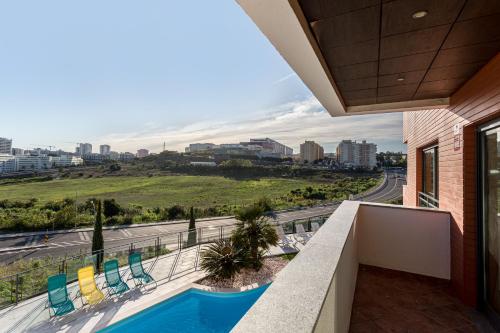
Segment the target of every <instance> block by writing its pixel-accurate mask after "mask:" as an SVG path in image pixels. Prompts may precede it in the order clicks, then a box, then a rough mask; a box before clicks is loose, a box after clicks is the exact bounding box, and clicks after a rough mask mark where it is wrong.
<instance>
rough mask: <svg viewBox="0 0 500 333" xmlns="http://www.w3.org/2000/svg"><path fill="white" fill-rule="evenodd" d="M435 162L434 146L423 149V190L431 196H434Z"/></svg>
mask: <svg viewBox="0 0 500 333" xmlns="http://www.w3.org/2000/svg"><path fill="white" fill-rule="evenodd" d="M435 163H436V156H435V148H432V149H428V150H424V170H423V177H424V184H423V192H424V193H426V194H429V195H431V196H433V197H435V196H436V189H435V180H436V179H435V177H436V175H435V170H436V168H435Z"/></svg>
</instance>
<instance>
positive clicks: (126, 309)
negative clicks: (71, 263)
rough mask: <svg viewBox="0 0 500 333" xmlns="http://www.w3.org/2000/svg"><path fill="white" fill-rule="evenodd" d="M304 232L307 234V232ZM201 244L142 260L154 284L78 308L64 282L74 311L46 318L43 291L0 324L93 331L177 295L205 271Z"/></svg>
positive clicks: (290, 238) (290, 248) (295, 242)
mask: <svg viewBox="0 0 500 333" xmlns="http://www.w3.org/2000/svg"><path fill="white" fill-rule="evenodd" d="M308 235H311V234H310V233H308ZM301 240H302V239H301V238H300V237H297V236H296V235H286V241H285V242H280V245H279V246H275V247H272V248H271V249H270V250H269V252H268V255H281V254H285V253H296V252H297V251H299V250H300V249H301V248H303V245H302V244H301V243H300V242H299V241H301ZM202 248H203V245H202V246H194V247H190V248H186V249H183V250H182V251H180V252H179V251H175V252H172V253H169V254H167V255H163V256H159V257H158V258H156V259H149V260H146V261H144V267H145V269H146V270H151V272H150V273H151V275H152V276H153V277H154V278H155V279H156V280H157V282H158V287H157V288H156V289H150V288H146V289H144V288H141V289H137V288H132V285H131V282H130V283H129V286H130V287H131V288H132V289H133V290H131V291H130V292H129V293H128V294H126V295H124V296H121V297H112V298H109V299H106V300H105V301H104V302H102V303H100V304H98V305H96V306H93V307H88V306H85V307H83V308H82V307H81V301H80V299H79V298H77V297H76V293H77V291H78V283H77V282H74V283H70V284H68V291H69V293H70V294H71V297H72V298H73V299H75V300H74V303H75V307H76V308H77V310H76V311H75V312H73V313H71V314H69V315H67V316H64V317H61V318H52V319H50V318H49V313H48V310H47V308H46V303H47V294H42V295H40V296H37V297H33V298H31V299H27V300H25V301H22V302H20V303H18V304H17V305H13V306H10V307H8V308H5V309H3V310H0V327H1V328H2V330H5V331H7V332H11V333H15V332H37V333H44V332H47V333H49V332H96V331H98V330H100V329H103V328H105V327H107V326H109V325H111V324H113V323H115V322H117V321H120V320H121V319H124V318H126V317H128V316H130V315H133V314H135V313H137V312H140V311H141V310H144V309H146V308H148V307H150V306H152V305H154V304H157V303H160V302H162V301H164V300H166V299H168V298H170V297H172V296H174V295H176V294H179V293H181V292H183V291H185V290H187V289H189V288H192V287H193V284H194V283H195V282H196V281H198V280H200V279H202V278H204V277H205V276H206V273H205V272H204V271H201V270H200V269H199V260H198V255H199V251H200V250H201V249H202ZM120 272H121V275H122V276H127V275H128V267H127V266H125V267H122V268H121V269H120ZM96 282H97V284H98V286H102V285H103V284H104V276H103V275H102V274H101V275H99V276H96Z"/></svg>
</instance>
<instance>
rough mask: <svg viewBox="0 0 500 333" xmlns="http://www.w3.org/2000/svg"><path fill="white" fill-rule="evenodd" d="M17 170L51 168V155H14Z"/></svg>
mask: <svg viewBox="0 0 500 333" xmlns="http://www.w3.org/2000/svg"><path fill="white" fill-rule="evenodd" d="M14 160H15V171H33V170H43V169H50V168H51V167H52V162H51V160H50V157H49V156H32V155H20V156H14Z"/></svg>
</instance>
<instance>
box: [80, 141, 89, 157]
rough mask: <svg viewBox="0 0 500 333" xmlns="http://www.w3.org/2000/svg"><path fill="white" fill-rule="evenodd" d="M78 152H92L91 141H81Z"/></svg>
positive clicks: (87, 153) (86, 153)
mask: <svg viewBox="0 0 500 333" xmlns="http://www.w3.org/2000/svg"><path fill="white" fill-rule="evenodd" d="M77 153H79V154H80V155H89V154H92V145H91V144H90V143H80V146H79V149H77Z"/></svg>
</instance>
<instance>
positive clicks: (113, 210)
mask: <svg viewBox="0 0 500 333" xmlns="http://www.w3.org/2000/svg"><path fill="white" fill-rule="evenodd" d="M103 204H104V217H106V218H108V217H113V216H116V215H120V212H121V207H120V205H119V204H118V203H117V202H116V201H115V199H106V200H104V201H103Z"/></svg>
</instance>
